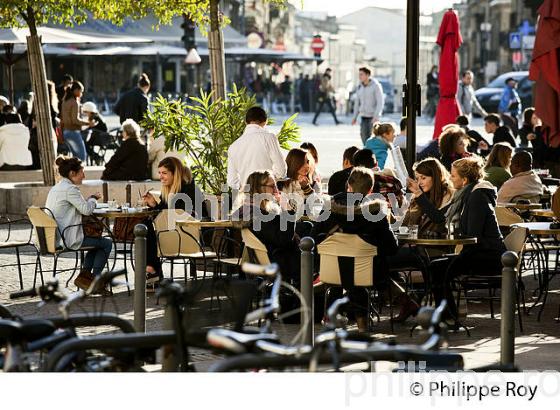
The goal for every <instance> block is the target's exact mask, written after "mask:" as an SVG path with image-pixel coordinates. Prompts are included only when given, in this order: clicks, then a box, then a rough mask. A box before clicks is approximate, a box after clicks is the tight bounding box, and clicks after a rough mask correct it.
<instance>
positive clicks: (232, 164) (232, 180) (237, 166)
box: [227, 124, 286, 189]
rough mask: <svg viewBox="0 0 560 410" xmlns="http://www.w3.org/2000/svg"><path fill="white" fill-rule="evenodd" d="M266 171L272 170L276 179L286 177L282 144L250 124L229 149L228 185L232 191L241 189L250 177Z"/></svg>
mask: <svg viewBox="0 0 560 410" xmlns="http://www.w3.org/2000/svg"><path fill="white" fill-rule="evenodd" d="M265 170H272V173H273V174H274V176H275V177H276V178H283V177H284V176H285V175H286V161H285V160H284V156H283V155H282V151H280V143H279V142H278V138H276V136H275V135H274V134H272V133H271V132H268V131H267V130H266V129H264V128H263V127H261V126H259V125H256V124H249V125H247V127H246V128H245V132H244V133H243V135H242V136H241V137H239V138H238V139H237V140H236V141H235V142H234V143H233V144H231V145H230V147H229V148H228V170H227V183H228V185H229V186H230V187H231V188H232V189H240V188H242V187H243V186H244V185H245V183H246V182H247V177H248V176H249V175H251V174H252V173H253V172H255V171H265Z"/></svg>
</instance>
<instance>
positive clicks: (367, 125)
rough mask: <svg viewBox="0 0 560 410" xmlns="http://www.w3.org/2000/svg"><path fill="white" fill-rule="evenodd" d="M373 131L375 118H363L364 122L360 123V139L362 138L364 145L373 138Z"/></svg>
mask: <svg viewBox="0 0 560 410" xmlns="http://www.w3.org/2000/svg"><path fill="white" fill-rule="evenodd" d="M372 129H373V118H371V117H362V122H361V123H360V137H362V143H363V144H364V145H365V144H366V141H367V139H368V138H369V137H371V131H372Z"/></svg>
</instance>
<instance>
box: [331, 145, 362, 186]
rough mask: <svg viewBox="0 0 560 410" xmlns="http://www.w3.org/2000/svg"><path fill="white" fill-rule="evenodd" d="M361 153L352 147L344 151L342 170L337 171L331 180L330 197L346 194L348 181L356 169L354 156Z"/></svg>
mask: <svg viewBox="0 0 560 410" xmlns="http://www.w3.org/2000/svg"><path fill="white" fill-rule="evenodd" d="M357 151H359V149H358V147H355V146H352V147H349V148H346V149H345V150H344V154H343V156H342V170H340V171H336V172H335V173H334V174H332V175H331V177H330V178H329V191H328V193H329V195H331V196H333V195H336V194H338V193H341V192H346V181H348V177H349V176H350V173H351V172H352V169H353V168H354V154H355V153H356V152H357Z"/></svg>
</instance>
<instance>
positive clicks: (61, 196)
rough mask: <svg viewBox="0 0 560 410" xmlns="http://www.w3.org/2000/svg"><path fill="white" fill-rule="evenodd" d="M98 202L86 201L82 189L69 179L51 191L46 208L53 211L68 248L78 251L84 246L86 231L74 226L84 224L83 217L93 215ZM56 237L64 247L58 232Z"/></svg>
mask: <svg viewBox="0 0 560 410" xmlns="http://www.w3.org/2000/svg"><path fill="white" fill-rule="evenodd" d="M96 202H97V201H96V200H95V198H89V199H88V200H87V201H86V200H85V199H84V197H83V196H82V193H81V192H80V188H78V186H77V185H75V184H73V183H72V181H70V180H69V179H67V178H62V179H61V180H60V182H59V183H58V184H56V185H55V186H53V187H52V188H51V190H50V191H49V194H48V195H47V203H46V205H45V206H46V207H47V208H48V209H50V210H51V211H52V213H53V216H54V219H55V220H56V224H57V225H58V229H59V230H60V232H61V233H63V234H64V243H65V244H66V246H68V248H71V249H78V248H79V247H80V246H81V245H82V241H83V240H84V231H83V229H82V227H81V226H74V225H79V224H81V223H82V215H91V214H92V213H93V210H94V209H95V203H96ZM69 227H70V228H69ZM66 228H68V229H66ZM65 229H66V230H65ZM56 236H57V246H62V245H63V243H62V239H61V238H60V236H59V235H58V232H57V235H56Z"/></svg>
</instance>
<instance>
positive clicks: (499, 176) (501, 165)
mask: <svg viewBox="0 0 560 410" xmlns="http://www.w3.org/2000/svg"><path fill="white" fill-rule="evenodd" d="M512 154H513V148H512V147H511V145H509V144H508V143H507V142H498V143H497V144H494V146H493V147H492V151H490V155H488V159H487V160H486V165H485V166H484V171H485V172H486V177H485V178H484V179H486V180H487V181H488V182H490V183H491V184H492V185H494V186H495V187H496V189H498V190H499V189H500V188H501V187H502V184H503V183H504V182H506V181H507V180H508V179H510V178H511V172H510V170H509V167H510V165H511V157H512Z"/></svg>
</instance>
